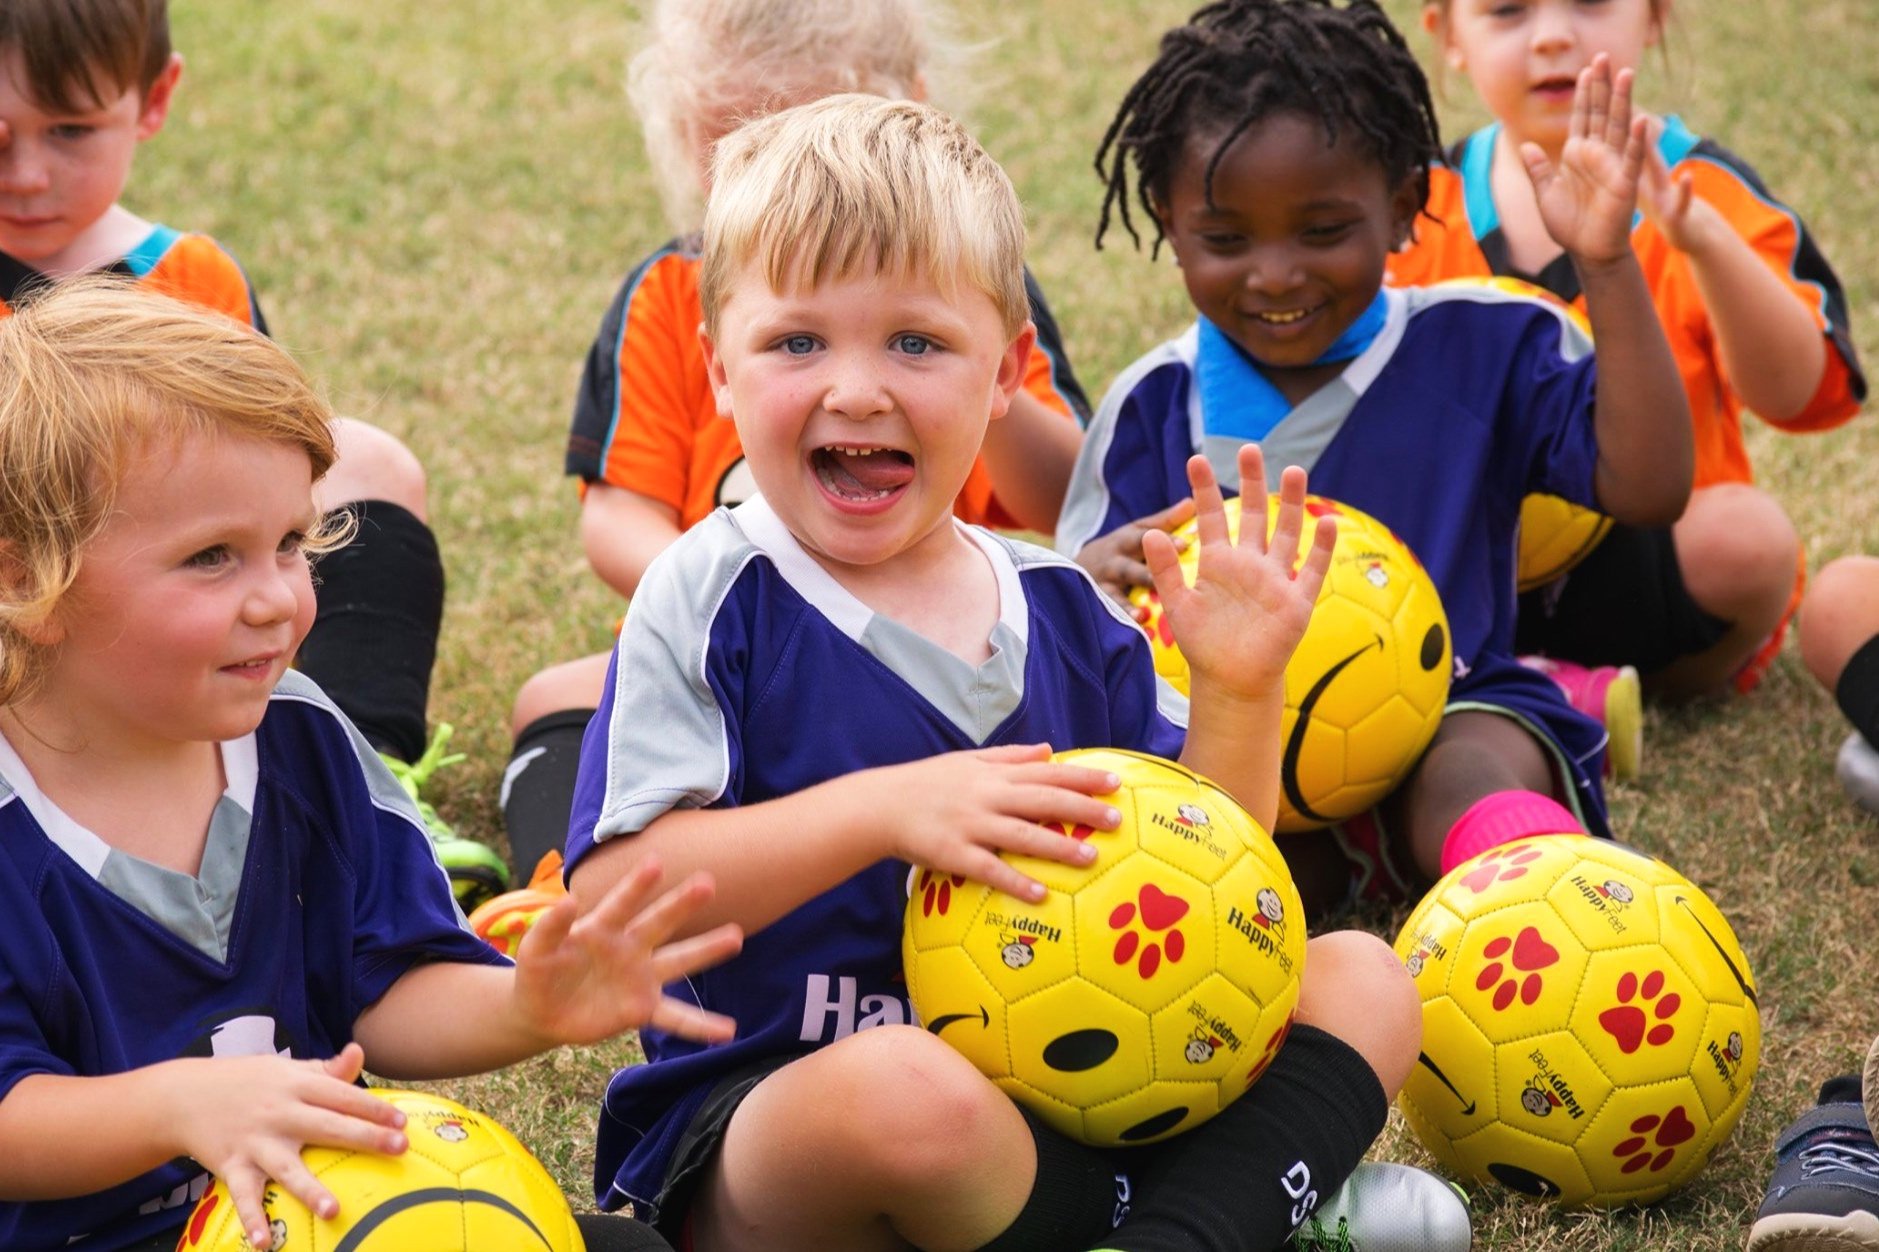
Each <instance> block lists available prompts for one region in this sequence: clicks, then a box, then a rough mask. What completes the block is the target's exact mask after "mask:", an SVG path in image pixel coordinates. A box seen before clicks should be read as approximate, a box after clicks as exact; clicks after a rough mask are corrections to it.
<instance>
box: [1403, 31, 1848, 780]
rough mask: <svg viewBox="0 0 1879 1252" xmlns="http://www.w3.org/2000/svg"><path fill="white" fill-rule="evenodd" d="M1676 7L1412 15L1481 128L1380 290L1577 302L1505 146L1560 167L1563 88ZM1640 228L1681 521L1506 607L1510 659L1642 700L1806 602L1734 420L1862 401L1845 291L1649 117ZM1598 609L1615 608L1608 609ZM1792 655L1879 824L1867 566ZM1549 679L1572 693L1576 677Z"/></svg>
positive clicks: (1448, 160) (1821, 600)
mask: <svg viewBox="0 0 1879 1252" xmlns="http://www.w3.org/2000/svg"><path fill="white" fill-rule="evenodd" d="M1670 9H1671V0H1611V2H1610V3H1604V4H1597V5H1588V4H1584V3H1574V2H1572V0H1525V2H1523V3H1519V4H1511V5H1510V4H1506V3H1487V2H1486V0H1426V2H1425V3H1424V5H1423V9H1422V19H1423V23H1422V24H1423V26H1424V28H1425V29H1427V30H1428V31H1429V32H1430V34H1432V35H1433V36H1434V37H1435V40H1436V43H1437V45H1438V47H1439V49H1440V52H1441V56H1442V64H1443V65H1444V66H1445V67H1446V68H1447V69H1449V70H1451V71H1454V72H1458V73H1464V74H1466V75H1467V76H1468V80H1469V82H1470V84H1472V86H1473V87H1474V89H1475V94H1476V95H1477V96H1479V97H1480V100H1481V103H1482V104H1483V105H1485V106H1486V107H1487V108H1488V110H1489V111H1490V112H1491V113H1492V114H1493V116H1494V121H1493V123H1492V124H1491V125H1489V126H1486V127H1484V128H1482V129H1481V130H1478V131H1476V132H1474V133H1473V134H1471V135H1469V136H1468V137H1467V138H1465V139H1463V140H1462V141H1461V142H1460V143H1458V144H1456V145H1454V146H1453V147H1452V148H1451V149H1450V150H1449V151H1448V153H1447V154H1446V157H1445V159H1444V161H1443V162H1442V163H1440V164H1438V165H1437V166H1436V168H1435V169H1434V170H1433V171H1432V181H1431V193H1430V214H1429V216H1428V217H1427V218H1425V219H1424V220H1423V221H1421V222H1419V223H1417V227H1416V231H1415V239H1414V242H1413V243H1412V245H1411V246H1410V247H1409V248H1408V249H1406V250H1405V251H1404V252H1403V253H1401V254H1400V255H1399V256H1397V257H1395V258H1393V259H1392V260H1391V263H1390V271H1391V275H1392V278H1393V279H1394V280H1395V281H1398V282H1402V283H1405V284H1411V283H1431V282H1436V281H1439V280H1441V279H1448V278H1456V277H1480V276H1486V275H1489V274H1499V275H1511V276H1514V277H1519V278H1525V279H1529V280H1531V281H1533V282H1535V283H1538V284H1539V285H1540V286H1542V287H1544V288H1546V289H1547V290H1548V291H1550V292H1552V293H1553V294H1554V295H1556V296H1558V297H1559V298H1560V299H1562V300H1565V301H1568V302H1576V301H1577V300H1578V297H1579V282H1578V279H1577V277H1576V275H1575V274H1574V273H1573V270H1572V267H1571V266H1570V265H1568V264H1567V263H1566V262H1565V261H1564V260H1563V259H1562V258H1561V257H1560V256H1559V250H1558V247H1557V245H1555V244H1554V243H1553V242H1552V240H1550V239H1549V238H1548V237H1547V236H1546V233H1545V231H1544V230H1542V229H1541V228H1540V226H1539V223H1538V220H1537V218H1536V217H1535V208H1534V204H1533V199H1532V196H1531V194H1530V193H1529V192H1528V190H1527V187H1526V185H1525V180H1524V179H1521V178H1518V177H1509V175H1510V174H1515V173H1517V171H1518V164H1519V162H1518V156H1517V153H1518V151H1519V146H1520V145H1521V144H1522V143H1534V144H1538V145H1539V146H1540V147H1541V148H1542V149H1544V150H1546V151H1548V152H1557V151H1558V150H1559V148H1560V146H1561V145H1562V144H1563V143H1564V142H1565V140H1566V124H1567V109H1566V102H1565V85H1566V84H1567V83H1568V82H1569V81H1570V78H1571V75H1572V74H1574V73H1576V72H1577V70H1578V69H1579V67H1580V66H1582V65H1586V64H1589V63H1590V61H1591V59H1592V58H1593V57H1594V56H1596V55H1597V54H1599V53H1600V52H1604V53H1606V54H1607V55H1609V56H1610V57H1611V58H1612V63H1613V65H1614V66H1617V67H1620V68H1623V67H1630V66H1636V65H1637V64H1638V63H1639V62H1640V61H1642V60H1643V59H1644V58H1645V56H1646V53H1647V52H1648V50H1649V49H1650V48H1651V47H1653V46H1655V45H1658V44H1660V43H1661V42H1662V40H1663V37H1664V29H1665V23H1666V22H1668V21H1669V19H1670ZM1652 130H1653V144H1652V150H1651V155H1650V159H1649V162H1648V164H1647V165H1646V167H1645V180H1644V186H1643V189H1642V190H1643V192H1644V195H1643V197H1642V207H1643V209H1644V214H1643V216H1642V217H1640V218H1639V219H1638V220H1637V222H1636V224H1635V225H1634V226H1633V228H1632V231H1631V246H1632V249H1633V251H1635V252H1636V253H1637V255H1638V261H1639V264H1640V265H1642V266H1643V268H1644V273H1645V278H1646V281H1648V282H1649V284H1650V287H1651V295H1652V299H1653V300H1654V301H1655V303H1656V306H1657V310H1658V316H1659V318H1660V320H1661V321H1662V322H1663V324H1664V330H1665V333H1666V334H1667V335H1668V336H1669V338H1670V342H1671V347H1672V351H1673V352H1674V353H1675V355H1676V359H1677V366H1678V369H1679V370H1680V371H1681V373H1682V376H1683V384H1684V390H1685V392H1686V394H1687V395H1688V397H1689V402H1690V412H1691V416H1692V418H1693V419H1694V420H1695V423H1696V425H1695V431H1694V433H1695V439H1696V480H1695V487H1694V490H1692V492H1691V494H1690V507H1689V508H1688V509H1687V510H1686V511H1685V512H1684V515H1683V517H1682V518H1681V519H1679V521H1678V522H1677V524H1676V525H1675V526H1674V527H1672V528H1669V529H1667V530H1665V529H1656V530H1643V531H1638V530H1633V529H1631V528H1628V527H1623V526H1620V527H1616V528H1614V529H1613V530H1612V531H1611V532H1610V534H1609V535H1608V536H1607V537H1606V538H1605V540H1604V541H1603V542H1602V543H1601V544H1600V545H1599V546H1598V548H1597V549H1596V550H1594V551H1593V553H1592V554H1591V555H1590V556H1588V557H1587V558H1586V560H1585V562H1584V563H1582V564H1581V565H1580V566H1578V567H1577V568H1576V569H1574V571H1573V572H1572V574H1571V575H1570V577H1568V578H1567V579H1565V580H1564V581H1563V583H1561V584H1558V585H1555V586H1552V587H1547V588H1542V589H1540V590H1538V591H1535V592H1532V593H1530V594H1529V595H1528V596H1527V597H1525V598H1523V601H1522V603H1521V611H1520V646H1521V647H1522V648H1523V650H1524V649H1533V650H1539V651H1545V652H1547V653H1548V654H1550V655H1551V656H1553V657H1555V658H1571V660H1572V661H1574V662H1581V663H1583V664H1586V665H1610V664H1613V663H1617V664H1630V665H1634V666H1636V667H1637V668H1638V669H1639V670H1640V671H1642V672H1643V674H1644V677H1645V683H1646V686H1647V687H1648V688H1649V689H1650V690H1651V691H1652V693H1653V694H1661V695H1668V696H1679V695H1689V694H1692V693H1697V692H1705V691H1715V690H1723V691H1726V690H1728V689H1729V688H1730V687H1731V686H1733V687H1734V688H1735V689H1736V690H1740V691H1747V690H1749V689H1750V688H1752V687H1753V686H1754V685H1755V684H1756V682H1757V681H1758V680H1759V679H1760V677H1761V674H1762V673H1763V671H1765V670H1766V668H1767V666H1768V665H1769V663H1770V662H1771V661H1773V659H1774V656H1775V654H1776V653H1777V652H1778V651H1779V650H1780V646H1781V641H1782V636H1783V635H1784V633H1785V631H1786V626H1787V621H1788V619H1789V617H1790V616H1791V615H1792V614H1793V613H1794V611H1795V609H1796V607H1797V605H1798V604H1799V602H1800V599H1801V586H1802V582H1801V577H1800V574H1801V568H1802V566H1801V558H1802V552H1801V548H1800V543H1799V540H1798V538H1797V537H1796V535H1795V530H1794V526H1793V523H1791V522H1790V521H1789V520H1788V518H1787V515H1786V514H1785V513H1784V512H1783V510H1782V508H1781V505H1780V504H1779V503H1778V502H1776V500H1775V499H1774V497H1772V496H1770V495H1768V494H1767V493H1766V492H1764V491H1762V490H1760V489H1759V488H1757V487H1756V486H1755V485H1754V481H1753V472H1752V470H1751V469H1750V466H1749V459H1748V452H1747V449H1746V447H1745V446H1744V443H1743V437H1742V413H1743V411H1744V410H1745V409H1747V410H1751V411H1753V412H1754V413H1756V414H1758V415H1759V416H1760V417H1761V418H1762V419H1763V420H1764V421H1766V422H1768V423H1769V424H1770V425H1771V426H1772V427H1774V428H1775V429H1776V430H1780V431H1786V432H1790V433H1802V432H1807V431H1818V430H1825V429H1827V428H1829V427H1833V426H1838V425H1840V424H1842V423H1844V422H1846V421H1847V420H1848V419H1850V418H1851V417H1852V416H1853V415H1854V414H1855V413H1856V412H1858V410H1859V405H1860V400H1861V399H1862V398H1863V397H1864V396H1865V394H1866V381H1865V377H1864V375H1863V374H1862V372H1861V370H1860V363H1859V357H1858V354H1857V353H1856V352H1855V350H1854V346H1853V342H1852V338H1851V335H1850V333H1849V330H1848V325H1847V301H1846V294H1845V292H1844V291H1843V290H1842V288H1841V286H1840V281H1839V279H1838V278H1837V277H1836V276H1835V274H1834V272H1833V268H1832V266H1830V265H1829V264H1828V262H1827V259H1826V256H1825V255H1824V254H1823V253H1822V251H1821V249H1820V246H1819V243H1818V241H1817V240H1816V238H1815V237H1814V236H1813V235H1812V234H1811V233H1810V232H1809V231H1808V229H1807V227H1806V225H1805V224H1804V223H1803V222H1802V221H1801V219H1800V217H1799V215H1798V214H1796V213H1795V212H1794V211H1793V210H1792V209H1790V208H1789V207H1788V206H1786V205H1784V204H1782V203H1780V202H1779V201H1777V200H1775V199H1774V198H1773V197H1772V196H1771V195H1770V194H1769V191H1768V189H1767V186H1766V185H1765V184H1764V183H1763V181H1762V179H1761V178H1760V176H1759V175H1757V174H1756V172H1755V171H1754V170H1753V169H1751V168H1750V167H1749V165H1748V164H1747V163H1746V162H1745V161H1743V160H1742V159H1741V158H1740V157H1738V156H1736V155H1735V154H1734V153H1732V152H1730V151H1728V150H1727V149H1725V148H1723V147H1721V146H1720V145H1718V144H1717V143H1716V141H1715V140H1713V139H1709V138H1706V137H1704V136H1701V135H1698V134H1697V133H1696V132H1694V131H1692V130H1691V129H1690V128H1689V127H1688V126H1687V125H1685V124H1684V122H1683V121H1682V120H1681V119H1679V118H1678V117H1676V116H1674V115H1672V116H1666V117H1662V118H1658V119H1653V122H1652ZM1613 603H1619V604H1624V605H1627V606H1631V607H1630V608H1629V610H1628V611H1626V612H1624V613H1613V612H1611V611H1610V609H1609V606H1610V605H1611V604H1613ZM1801 621H1802V625H1801V630H1800V639H1801V657H1802V660H1803V661H1805V662H1806V664H1807V667H1808V669H1809V670H1810V671H1812V672H1813V674H1814V675H1815V677H1816V678H1818V679H1819V680H1820V682H1821V683H1822V684H1823V685H1824V686H1826V688H1827V689H1828V690H1829V691H1833V692H1834V693H1835V695H1836V696H1837V698H1838V699H1839V702H1840V706H1841V708H1842V709H1843V710H1844V711H1845V712H1846V714H1847V716H1848V717H1849V718H1851V719H1852V721H1853V723H1854V726H1855V727H1856V728H1858V730H1859V731H1863V732H1864V734H1863V735H1862V734H1858V733H1856V734H1854V735H1853V736H1852V738H1850V739H1849V740H1848V742H1847V744H1846V747H1845V748H1844V749H1843V750H1842V756H1841V774H1842V778H1843V779H1844V780H1845V781H1846V782H1847V784H1848V786H1849V789H1851V790H1852V791H1853V793H1854V795H1855V797H1856V798H1859V799H1860V800H1861V802H1862V803H1864V804H1865V805H1866V806H1867V807H1868V808H1871V809H1873V810H1874V811H1879V753H1875V751H1874V749H1873V747H1872V742H1873V741H1879V639H1875V638H1874V636H1875V634H1879V561H1875V560H1873V559H1872V558H1868V557H1851V558H1846V559H1843V560H1841V561H1838V562H1836V563H1835V564H1833V565H1832V566H1829V567H1828V568H1827V569H1825V570H1823V571H1821V575H1820V577H1819V578H1817V579H1816V580H1815V583H1814V586H1813V587H1812V588H1811V589H1810V590H1809V592H1808V594H1807V599H1806V607H1805V611H1804V612H1802V614H1801ZM1557 673H1558V676H1559V677H1560V678H1561V679H1563V680H1564V681H1565V684H1566V685H1567V686H1568V687H1570V688H1572V689H1574V690H1586V684H1584V682H1583V681H1582V679H1581V675H1582V673H1583V671H1582V670H1581V668H1580V667H1579V666H1574V665H1570V664H1566V665H1562V666H1560V667H1559V668H1558V670H1557Z"/></svg>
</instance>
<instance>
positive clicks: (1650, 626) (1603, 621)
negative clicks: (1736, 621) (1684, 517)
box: [1514, 523, 1731, 674]
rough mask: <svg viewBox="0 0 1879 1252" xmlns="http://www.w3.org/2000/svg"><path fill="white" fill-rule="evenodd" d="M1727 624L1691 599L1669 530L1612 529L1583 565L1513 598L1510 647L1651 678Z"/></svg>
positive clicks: (1708, 644) (1702, 648) (1705, 646)
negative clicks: (1515, 609)
mask: <svg viewBox="0 0 1879 1252" xmlns="http://www.w3.org/2000/svg"><path fill="white" fill-rule="evenodd" d="M1730 625H1731V623H1729V622H1726V621H1724V620H1723V619H1722V618H1720V617H1716V616H1714V615H1713V614H1711V613H1709V612H1706V611H1705V610H1704V609H1703V608H1702V606H1701V605H1699V604H1697V602H1696V601H1695V600H1693V599H1691V598H1690V592H1689V588H1687V587H1685V586H1684V583H1683V570H1682V568H1681V567H1680V566H1679V565H1678V564H1677V548H1676V544H1675V543H1674V542H1673V540H1672V538H1671V533H1670V529H1669V527H1662V526H1660V527H1652V528H1650V529H1640V528H1638V527H1635V526H1624V525H1619V524H1616V523H1614V524H1613V526H1612V528H1611V531H1610V533H1608V534H1607V535H1606V536H1605V539H1604V541H1603V542H1602V543H1600V544H1599V545H1598V547H1596V548H1594V549H1592V551H1591V553H1590V554H1589V555H1587V557H1586V558H1585V560H1583V561H1581V562H1580V563H1579V564H1578V565H1576V566H1574V567H1573V568H1572V569H1571V570H1569V571H1568V572H1567V573H1566V574H1564V575H1563V576H1561V577H1559V578H1557V579H1554V580H1553V581H1552V582H1550V583H1548V584H1547V585H1546V586H1544V587H1540V588H1537V589H1536V590H1533V591H1529V592H1526V593H1525V594H1523V595H1522V596H1521V597H1520V609H1519V618H1518V620H1517V622H1516V623H1515V627H1514V649H1515V651H1516V652H1519V653H1521V654H1522V655H1524V654H1527V653H1531V652H1539V653H1543V654H1544V655H1546V656H1551V657H1557V658H1559V659H1560V660H1564V661H1577V662H1579V663H1580V664H1581V665H1633V666H1636V667H1637V669H1638V672H1639V673H1641V674H1650V673H1654V672H1656V671H1657V670H1660V669H1663V668H1664V667H1665V666H1667V665H1669V664H1670V663H1671V662H1672V661H1675V660H1678V659H1679V658H1681V657H1686V656H1693V655H1695V654H1696V653H1699V652H1706V651H1708V650H1709V649H1710V648H1712V647H1714V646H1715V645H1716V644H1717V643H1718V642H1720V641H1721V640H1722V637H1723V636H1724V635H1726V634H1728V633H1729V627H1730Z"/></svg>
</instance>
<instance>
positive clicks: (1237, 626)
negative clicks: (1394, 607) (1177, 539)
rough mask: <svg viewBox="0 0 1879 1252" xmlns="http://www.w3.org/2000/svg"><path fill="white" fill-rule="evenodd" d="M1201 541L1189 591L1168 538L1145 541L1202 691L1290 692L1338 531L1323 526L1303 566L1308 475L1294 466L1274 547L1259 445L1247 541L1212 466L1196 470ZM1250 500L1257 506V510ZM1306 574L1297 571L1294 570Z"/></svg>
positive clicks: (1247, 459) (1191, 477) (1203, 461)
mask: <svg viewBox="0 0 1879 1252" xmlns="http://www.w3.org/2000/svg"><path fill="white" fill-rule="evenodd" d="M1187 477H1188V482H1189V483H1191V484H1192V485H1193V488H1194V502H1195V506H1196V512H1195V517H1196V519H1197V528H1198V530H1199V533H1200V562H1199V567H1198V569H1197V571H1196V573H1195V578H1194V585H1193V586H1192V587H1190V586H1188V585H1187V582H1186V580H1185V579H1184V578H1183V577H1182V575H1181V565H1180V561H1179V559H1178V558H1177V556H1176V554H1175V550H1174V544H1173V542H1172V541H1171V540H1170V539H1169V538H1168V536H1166V535H1163V534H1159V533H1150V534H1147V535H1144V536H1143V537H1142V551H1143V554H1144V555H1145V556H1146V557H1147V558H1148V567H1149V570H1150V571H1151V572H1152V573H1153V574H1154V578H1155V591H1156V593H1157V594H1158V595H1160V597H1161V603H1162V607H1163V611H1164V612H1165V613H1166V614H1167V617H1168V623H1169V625H1170V626H1171V627H1172V628H1173V630H1174V641H1175V643H1176V645H1177V646H1179V647H1180V649H1181V655H1182V656H1183V657H1185V658H1186V660H1187V666H1188V672H1189V673H1190V674H1191V675H1192V680H1193V689H1194V690H1195V691H1197V692H1198V691H1199V690H1201V688H1202V687H1203V686H1206V687H1207V688H1208V689H1209V690H1211V691H1213V692H1217V693H1220V694H1232V695H1237V696H1242V697H1245V698H1248V699H1258V698H1263V697H1265V696H1267V695H1269V694H1271V693H1272V692H1273V691H1275V690H1278V689H1280V688H1282V685H1283V683H1284V680H1285V666H1286V663H1287V662H1289V661H1290V660H1291V659H1292V652H1293V650H1294V649H1295V648H1297V647H1298V641H1299V640H1300V639H1301V638H1303V637H1304V634H1305V626H1306V624H1307V623H1308V622H1310V621H1311V609H1312V605H1313V604H1314V603H1315V602H1316V601H1317V599H1318V589H1319V587H1320V586H1322V585H1323V583H1324V575H1325V571H1326V570H1327V569H1329V568H1330V565H1331V549H1332V548H1333V546H1335V545H1336V543H1337V523H1335V522H1333V521H1332V520H1331V519H1330V518H1328V517H1321V518H1319V519H1318V524H1317V528H1316V530H1315V531H1314V532H1313V534H1312V542H1311V550H1310V552H1308V553H1307V554H1306V556H1305V559H1304V562H1303V563H1302V564H1300V563H1299V553H1298V545H1299V538H1300V534H1301V531H1302V530H1303V527H1304V519H1305V471H1304V470H1302V469H1300V468H1298V467H1297V466H1292V467H1290V468H1289V469H1287V470H1286V471H1285V473H1284V474H1283V475H1282V476H1281V477H1280V479H1279V516H1278V521H1277V524H1276V526H1275V527H1274V529H1273V532H1272V541H1271V543H1267V542H1266V525H1265V522H1266V519H1265V500H1264V493H1263V492H1261V491H1260V487H1261V486H1262V485H1263V484H1264V483H1265V481H1266V470H1265V458H1264V456H1263V455H1262V454H1261V453H1260V450H1259V447H1258V445H1256V444H1247V445H1245V446H1244V447H1242V448H1241V449H1240V482H1241V483H1242V484H1244V485H1245V490H1246V491H1247V492H1248V493H1249V494H1247V495H1242V496H1241V497H1240V498H1239V500H1236V501H1235V502H1234V505H1233V507H1235V508H1236V509H1237V508H1242V507H1243V506H1244V508H1245V511H1244V512H1243V513H1242V515H1241V525H1240V538H1239V542H1238V543H1235V542H1234V541H1233V540H1232V538H1231V537H1229V535H1228V532H1227V514H1226V508H1227V506H1226V503H1225V501H1224V500H1223V499H1222V498H1221V494H1220V484H1219V483H1218V482H1216V481H1215V479H1214V472H1213V467H1212V466H1211V465H1209V464H1208V463H1207V458H1206V457H1202V456H1196V457H1193V458H1191V459H1190V460H1189V461H1188V463H1187ZM1248 501H1250V505H1248V504H1247V502H1248ZM1294 570H1296V572H1294Z"/></svg>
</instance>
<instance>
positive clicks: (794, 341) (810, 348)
mask: <svg viewBox="0 0 1879 1252" xmlns="http://www.w3.org/2000/svg"><path fill="white" fill-rule="evenodd" d="M781 346H782V349H783V351H784V352H786V353H788V354H789V355H790V356H808V355H809V354H810V353H811V352H814V351H815V350H816V340H815V336H814V335H790V336H788V337H787V338H785V339H784V340H783V342H782V345H781Z"/></svg>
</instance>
